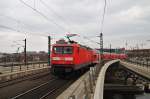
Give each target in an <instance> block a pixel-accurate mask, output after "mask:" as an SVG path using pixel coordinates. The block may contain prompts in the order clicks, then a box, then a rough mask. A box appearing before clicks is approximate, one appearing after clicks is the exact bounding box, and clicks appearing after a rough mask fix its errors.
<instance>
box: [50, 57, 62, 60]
mask: <svg viewBox="0 0 150 99" xmlns="http://www.w3.org/2000/svg"><path fill="white" fill-rule="evenodd" d="M52 60H60V57H52Z"/></svg>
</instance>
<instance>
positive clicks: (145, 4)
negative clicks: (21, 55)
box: [0, 0, 150, 52]
mask: <svg viewBox="0 0 150 99" xmlns="http://www.w3.org/2000/svg"><path fill="white" fill-rule="evenodd" d="M24 2H26V3H27V4H28V5H30V6H32V7H33V8H35V9H36V10H37V11H39V12H40V13H42V14H44V16H46V18H47V19H46V18H45V17H43V16H41V15H40V14H39V13H37V12H35V11H34V10H33V9H31V8H29V7H27V6H26V5H24V4H23V3H21V2H20V1H19V0H0V52H16V50H17V48H18V47H20V46H23V41H22V40H23V39H24V38H25V37H26V38H27V50H28V51H40V50H42V51H43V50H44V51H47V36H48V35H51V36H52V38H54V39H53V43H54V42H55V41H56V40H58V39H59V38H63V37H64V36H65V34H67V33H76V34H78V35H79V36H80V37H79V36H77V37H73V38H72V39H73V40H76V41H78V42H80V43H81V44H85V45H88V46H90V47H93V48H98V47H99V45H97V44H96V43H92V42H89V41H88V40H86V39H84V38H83V37H84V36H86V37H89V38H90V39H92V40H95V41H96V42H98V41H99V39H98V37H96V36H98V35H99V33H100V30H101V29H100V27H101V19H102V13H103V7H104V0H24ZM149 5H150V0H107V9H106V15H105V21H104V29H103V34H104V47H109V45H110V44H111V45H112V47H113V48H119V47H120V48H121V47H125V43H126V42H127V43H128V46H127V47H128V49H129V48H132V47H137V45H138V47H139V48H142V45H143V47H144V48H150V42H148V41H146V40H150V27H149V26H150V6H149ZM17 44H18V45H17ZM19 44H20V45H19ZM20 51H23V47H22V48H21V49H20Z"/></svg>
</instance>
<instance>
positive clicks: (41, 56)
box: [0, 51, 48, 63]
mask: <svg viewBox="0 0 150 99" xmlns="http://www.w3.org/2000/svg"><path fill="white" fill-rule="evenodd" d="M24 59H25V58H24V52H22V53H11V54H8V53H0V62H1V63H2V62H24ZM47 60H48V53H47V52H45V51H40V52H36V51H28V52H27V61H28V62H33V61H47Z"/></svg>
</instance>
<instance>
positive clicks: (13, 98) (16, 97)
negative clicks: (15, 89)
mask: <svg viewBox="0 0 150 99" xmlns="http://www.w3.org/2000/svg"><path fill="white" fill-rule="evenodd" d="M55 80H56V79H55V78H54V79H52V80H50V81H48V82H45V83H43V84H41V85H39V86H36V87H34V88H32V89H30V90H27V91H26V92H23V93H21V94H19V95H17V96H15V97H12V98H11V99H18V98H19V97H21V96H23V95H26V94H28V93H30V92H32V91H34V90H36V89H39V88H40V87H42V86H45V85H47V84H49V83H51V82H53V81H55Z"/></svg>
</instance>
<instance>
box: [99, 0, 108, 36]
mask: <svg viewBox="0 0 150 99" xmlns="http://www.w3.org/2000/svg"><path fill="white" fill-rule="evenodd" d="M106 7H107V0H104V8H103V14H102V20H101V28H100V29H101V30H100V33H102V32H103V28H104V20H105V14H106Z"/></svg>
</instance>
